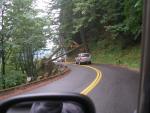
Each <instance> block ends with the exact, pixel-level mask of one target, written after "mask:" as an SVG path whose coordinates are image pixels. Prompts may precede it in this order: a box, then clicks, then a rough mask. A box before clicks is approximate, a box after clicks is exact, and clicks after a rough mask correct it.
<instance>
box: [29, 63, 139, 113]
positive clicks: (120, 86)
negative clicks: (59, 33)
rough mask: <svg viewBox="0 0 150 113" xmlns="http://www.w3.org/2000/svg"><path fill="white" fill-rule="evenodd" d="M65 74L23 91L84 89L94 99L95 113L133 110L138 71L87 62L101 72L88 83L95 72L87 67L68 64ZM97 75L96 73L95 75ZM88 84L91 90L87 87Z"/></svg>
mask: <svg viewBox="0 0 150 113" xmlns="http://www.w3.org/2000/svg"><path fill="white" fill-rule="evenodd" d="M68 66H69V68H70V69H71V72H70V73H69V75H68V76H65V77H64V78H63V79H60V80H58V81H56V82H53V83H51V84H47V85H45V86H43V87H40V88H38V89H34V90H32V91H30V92H27V93H41V92H42V93H53V92H77V93H81V92H83V91H84V90H85V89H87V91H85V92H83V93H86V94H87V95H88V96H89V97H90V98H91V99H92V100H93V102H94V104H95V106H96V111H97V113H133V112H134V110H135V109H136V106H137V95H138V86H139V73H138V72H135V71H131V70H129V69H124V68H120V67H114V66H111V65H90V66H92V67H94V69H95V68H96V69H97V70H99V72H100V73H101V74H102V76H101V78H99V80H97V83H94V84H92V82H93V81H94V80H95V78H96V77H97V72H96V70H94V69H91V68H89V67H84V66H79V65H74V64H68ZM99 76H100V75H99ZM89 85H92V89H89V88H87V87H88V86H89Z"/></svg>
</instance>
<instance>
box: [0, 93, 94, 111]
mask: <svg viewBox="0 0 150 113" xmlns="http://www.w3.org/2000/svg"><path fill="white" fill-rule="evenodd" d="M0 112H1V113H95V107H94V104H93V103H92V101H91V100H90V99H89V98H88V97H87V96H84V95H81V94H74V93H73V94H72V93H71V94H70V93H69V94H64V93H63V94H30V95H23V96H17V97H14V98H11V99H8V100H6V101H4V102H2V103H1V104H0Z"/></svg>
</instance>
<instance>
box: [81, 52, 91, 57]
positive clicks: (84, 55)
mask: <svg viewBox="0 0 150 113" xmlns="http://www.w3.org/2000/svg"><path fill="white" fill-rule="evenodd" d="M81 56H82V57H89V56H90V55H89V54H88V53H84V54H81Z"/></svg>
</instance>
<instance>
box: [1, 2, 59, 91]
mask: <svg viewBox="0 0 150 113" xmlns="http://www.w3.org/2000/svg"><path fill="white" fill-rule="evenodd" d="M35 6H36V1H35V0H1V1H0V90H1V89H6V88H10V87H14V86H18V85H21V84H25V83H27V82H29V81H30V82H31V81H34V80H37V79H38V77H39V76H44V74H45V73H46V74H47V75H48V76H50V75H51V74H52V73H53V72H54V71H53V69H54V68H56V67H55V65H54V63H52V62H51V61H50V59H51V58H47V59H46V58H43V57H41V54H42V53H40V51H41V50H43V49H44V48H45V47H46V42H47V40H50V39H51V37H50V29H49V28H48V26H49V25H50V24H49V22H50V21H49V19H48V18H49V17H48V16H45V17H43V16H39V14H40V13H42V12H43V10H40V9H36V8H35ZM48 68H49V69H48ZM41 78H42V77H41Z"/></svg>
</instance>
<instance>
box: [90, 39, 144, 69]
mask: <svg viewBox="0 0 150 113" xmlns="http://www.w3.org/2000/svg"><path fill="white" fill-rule="evenodd" d="M112 42H113V43H112ZM116 42H117V41H108V40H102V41H100V42H98V43H97V44H95V43H94V42H93V43H91V44H90V48H91V52H92V61H93V62H94V63H100V64H117V65H124V66H127V67H130V68H137V69H139V67H140V59H141V54H140V53H141V48H140V47H139V45H137V46H133V47H132V46H130V47H128V48H126V49H124V50H122V47H121V44H120V42H117V43H116ZM119 44H120V45H119ZM95 45H96V46H97V47H95Z"/></svg>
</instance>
